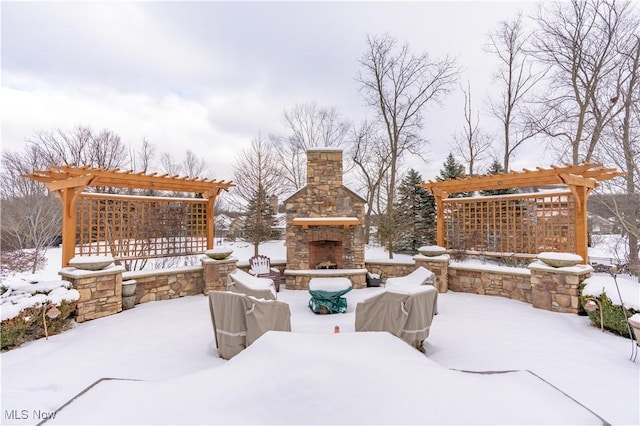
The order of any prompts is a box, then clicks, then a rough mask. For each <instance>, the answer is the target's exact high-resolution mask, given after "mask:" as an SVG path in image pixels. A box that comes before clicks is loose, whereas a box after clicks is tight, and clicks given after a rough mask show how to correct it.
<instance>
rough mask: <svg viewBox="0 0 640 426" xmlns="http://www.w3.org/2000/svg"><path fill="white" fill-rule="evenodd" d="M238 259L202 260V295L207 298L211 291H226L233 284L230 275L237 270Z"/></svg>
mask: <svg viewBox="0 0 640 426" xmlns="http://www.w3.org/2000/svg"><path fill="white" fill-rule="evenodd" d="M237 266H238V259H237V258H235V257H228V258H226V259H222V260H215V259H211V258H204V259H202V268H203V272H202V282H203V286H202V293H203V294H204V295H205V296H206V295H208V294H209V292H210V291H211V290H219V291H226V290H227V285H229V284H230V283H231V278H230V277H229V274H230V273H231V272H233V271H235V270H236V268H237Z"/></svg>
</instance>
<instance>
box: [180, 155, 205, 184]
mask: <svg viewBox="0 0 640 426" xmlns="http://www.w3.org/2000/svg"><path fill="white" fill-rule="evenodd" d="M207 168H208V166H207V162H206V161H205V160H204V158H199V157H198V156H197V155H196V154H195V153H194V152H193V151H191V150H190V149H188V150H187V153H186V154H185V159H184V161H183V162H182V172H183V173H184V174H185V175H187V176H190V177H196V176H202V175H203V174H204V173H206V171H207Z"/></svg>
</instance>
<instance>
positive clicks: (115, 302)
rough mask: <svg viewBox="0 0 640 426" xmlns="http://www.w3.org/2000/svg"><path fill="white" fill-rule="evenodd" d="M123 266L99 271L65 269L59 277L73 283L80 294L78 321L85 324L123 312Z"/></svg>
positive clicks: (77, 310) (77, 312)
mask: <svg viewBox="0 0 640 426" xmlns="http://www.w3.org/2000/svg"><path fill="white" fill-rule="evenodd" d="M124 270H125V268H124V267H123V266H111V267H109V268H106V269H102V270H99V271H87V270H83V269H76V268H71V267H70V268H64V269H62V270H61V271H60V272H58V275H60V276H61V277H62V278H63V279H64V280H66V281H69V282H71V285H72V286H73V288H75V289H76V290H78V293H80V299H79V300H78V307H77V308H76V321H77V322H84V321H88V320H92V319H96V318H101V317H105V316H108V315H113V314H117V313H118V312H121V311H122V273H123V272H124Z"/></svg>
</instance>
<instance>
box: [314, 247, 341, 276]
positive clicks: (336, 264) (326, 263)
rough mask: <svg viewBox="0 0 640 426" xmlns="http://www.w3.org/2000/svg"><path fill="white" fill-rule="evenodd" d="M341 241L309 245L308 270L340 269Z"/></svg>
mask: <svg viewBox="0 0 640 426" xmlns="http://www.w3.org/2000/svg"><path fill="white" fill-rule="evenodd" d="M342 265H343V263H342V241H331V240H321V241H313V242H310V243H309V268H312V269H341V268H342V267H343V266H342Z"/></svg>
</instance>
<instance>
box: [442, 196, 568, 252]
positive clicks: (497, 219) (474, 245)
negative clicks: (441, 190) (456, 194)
mask: <svg viewBox="0 0 640 426" xmlns="http://www.w3.org/2000/svg"><path fill="white" fill-rule="evenodd" d="M443 210H444V211H443V214H444V238H445V247H447V248H448V249H452V250H458V251H465V252H478V253H482V254H484V255H489V256H506V255H516V256H519V257H535V255H536V254H537V253H540V252H543V251H573V250H574V249H575V219H574V218H575V203H574V200H573V196H572V194H571V192H555V193H536V194H520V195H509V196H496V197H477V198H447V199H444V200H443Z"/></svg>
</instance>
